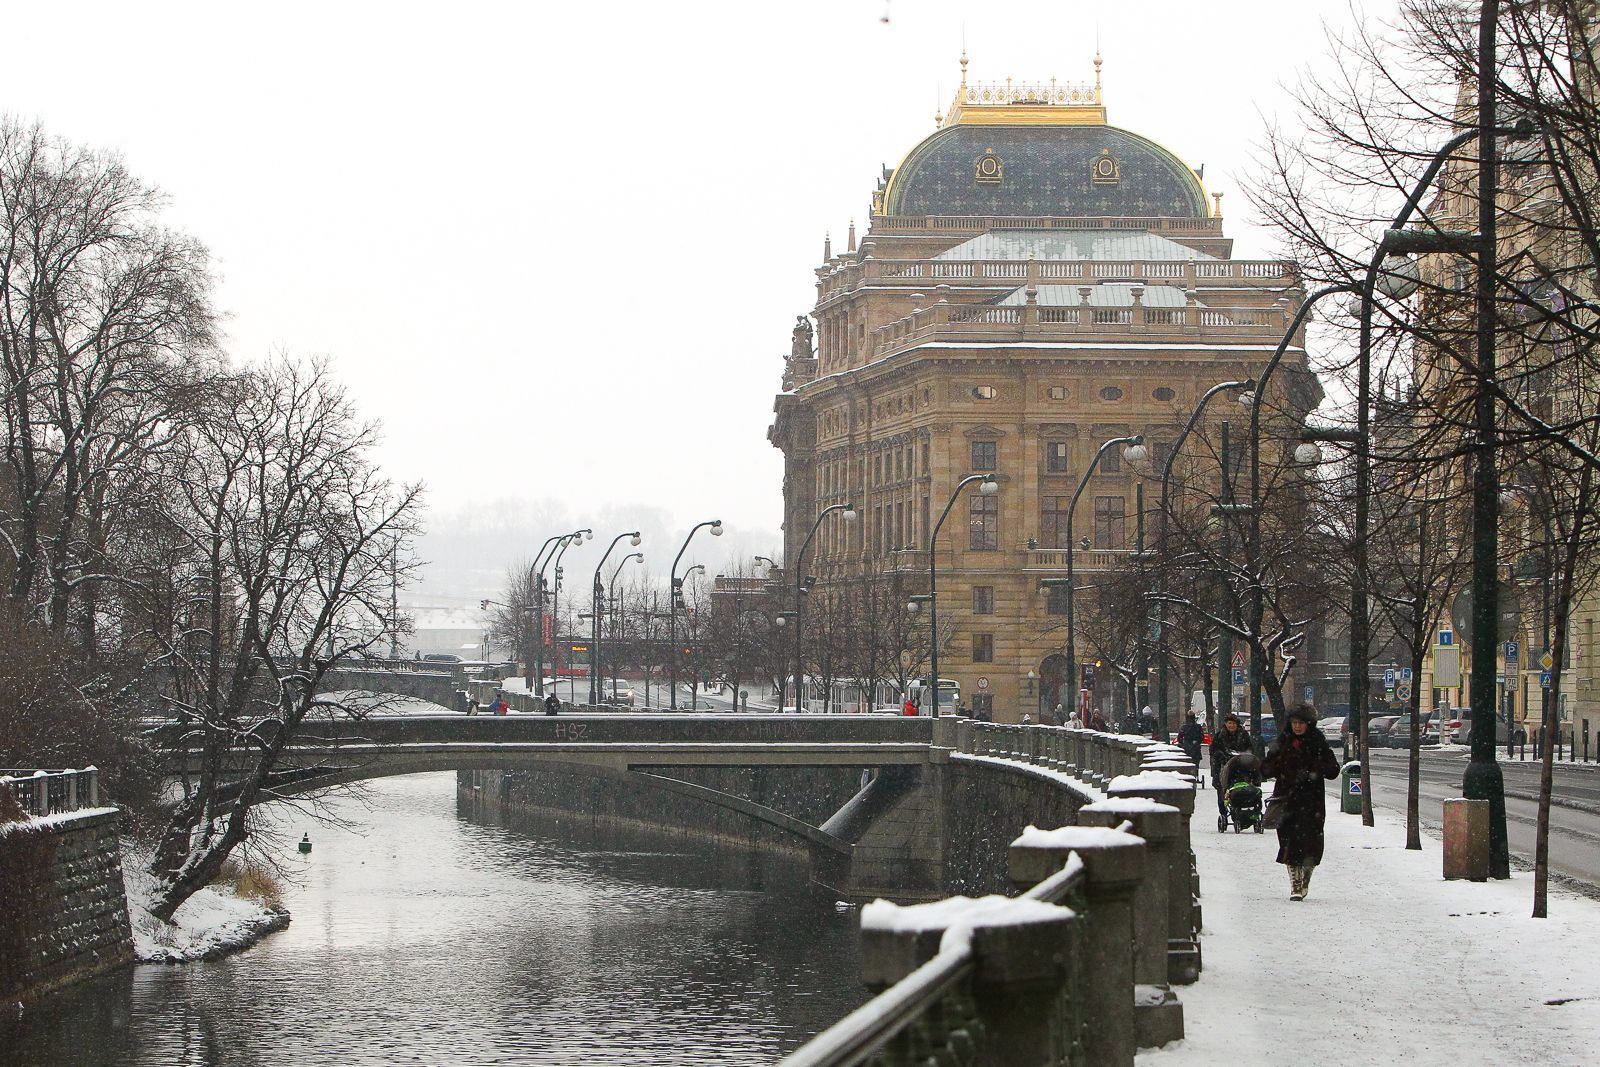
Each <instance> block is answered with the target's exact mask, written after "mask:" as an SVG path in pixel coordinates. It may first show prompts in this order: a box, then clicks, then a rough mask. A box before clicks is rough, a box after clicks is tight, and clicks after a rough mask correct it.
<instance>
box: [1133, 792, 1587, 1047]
mask: <svg viewBox="0 0 1600 1067" xmlns="http://www.w3.org/2000/svg"><path fill="white" fill-rule="evenodd" d="M1197 799H1198V801H1199V803H1198V804H1197V805H1196V810H1195V818H1194V847H1195V854H1196V857H1197V859H1198V863H1199V867H1200V885H1201V891H1202V892H1203V894H1204V897H1203V900H1202V903H1203V904H1204V922H1205V925H1204V932H1203V936H1204V941H1203V946H1204V947H1203V951H1204V961H1205V971H1204V973H1202V974H1201V976H1200V981H1199V982H1198V983H1196V984H1195V985H1192V986H1184V987H1180V989H1179V996H1180V998H1181V999H1182V1000H1183V1007H1184V1023H1185V1032H1186V1034H1187V1036H1186V1038H1185V1039H1184V1040H1183V1041H1181V1042H1178V1043H1175V1044H1173V1045H1169V1046H1167V1047H1165V1048H1162V1049H1155V1050H1151V1051H1148V1052H1143V1053H1141V1054H1140V1055H1139V1057H1138V1063H1139V1064H1140V1065H1141V1067H1211V1065H1213V1064H1228V1065H1230V1067H1233V1065H1237V1064H1245V1063H1249V1064H1287V1063H1303V1064H1341V1063H1377V1064H1397V1063H1405V1064H1418V1065H1424V1064H1426V1065H1431V1064H1448V1065H1451V1067H1466V1065H1469V1064H1495V1065H1496V1067H1509V1065H1516V1064H1528V1065H1534V1064H1537V1065H1539V1067H1558V1065H1560V1067H1566V1065H1571V1067H1580V1065H1593V1064H1595V1063H1597V1062H1600V942H1597V939H1596V931H1600V902H1597V901H1593V900H1587V899H1584V898H1582V897H1577V896H1574V895H1572V894H1570V893H1565V892H1558V891H1556V890H1552V891H1551V894H1550V914H1551V918H1549V919H1530V918H1529V917H1528V915H1529V912H1530V911H1531V909H1532V906H1533V876H1532V875H1531V874H1526V873H1518V874H1516V876H1515V877H1513V878H1511V879H1510V880H1509V881H1503V882H1488V883H1473V882H1446V881H1444V880H1443V877H1442V875H1441V871H1442V859H1441V854H1440V847H1441V846H1440V843H1439V841H1438V839H1437V838H1434V837H1430V836H1427V835H1424V837H1423V847H1422V851H1420V852H1407V851H1406V850H1405V848H1404V843H1405V831H1404V825H1403V823H1400V822H1398V821H1397V819H1396V817H1395V815H1393V814H1392V813H1390V812H1386V811H1381V810H1380V811H1379V812H1378V815H1377V818H1378V825H1377V826H1376V827H1374V828H1372V829H1363V828H1362V826H1361V820H1360V819H1359V818H1358V817H1356V816H1352V815H1343V814H1340V813H1339V812H1337V811H1336V810H1330V811H1329V813H1328V847H1327V852H1326V854H1325V856H1324V859H1323V863H1322V866H1320V867H1318V868H1317V873H1316V876H1315V877H1314V878H1313V879H1312V883H1311V896H1310V898H1309V899H1307V900H1306V901H1304V902H1303V903H1293V902H1291V901H1290V900H1289V879H1288V876H1287V875H1286V874H1285V873H1284V868H1282V867H1280V866H1279V865H1278V864H1276V863H1274V862H1272V860H1273V856H1274V855H1275V854H1276V850H1277V839H1276V836H1275V835H1274V834H1272V833H1271V832H1270V831H1269V832H1268V833H1266V834H1264V835H1260V836H1257V835H1256V834H1252V833H1244V834H1239V835H1237V836H1236V835H1234V834H1231V833H1230V834H1226V835H1223V834H1218V833H1216V832H1215V829H1214V827H1215V823H1214V822H1213V821H1212V813H1213V805H1214V800H1213V795H1212V794H1211V793H1210V792H1209V791H1203V792H1202V793H1201V795H1200V796H1199V797H1198V798H1197ZM1333 799H1334V798H1333V791H1332V790H1331V789H1330V790H1329V801H1330V804H1329V806H1330V809H1332V808H1333Z"/></svg>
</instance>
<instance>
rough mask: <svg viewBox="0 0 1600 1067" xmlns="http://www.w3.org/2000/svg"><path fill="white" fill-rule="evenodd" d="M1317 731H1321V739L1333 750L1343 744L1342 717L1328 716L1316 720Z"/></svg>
mask: <svg viewBox="0 0 1600 1067" xmlns="http://www.w3.org/2000/svg"><path fill="white" fill-rule="evenodd" d="M1317 729H1319V730H1321V731H1322V736H1323V738H1324V739H1325V740H1326V741H1327V742H1328V744H1329V745H1330V746H1332V747H1334V748H1337V747H1338V746H1340V745H1342V744H1344V716H1343V715H1329V716H1327V717H1325V718H1321V719H1318V720H1317Z"/></svg>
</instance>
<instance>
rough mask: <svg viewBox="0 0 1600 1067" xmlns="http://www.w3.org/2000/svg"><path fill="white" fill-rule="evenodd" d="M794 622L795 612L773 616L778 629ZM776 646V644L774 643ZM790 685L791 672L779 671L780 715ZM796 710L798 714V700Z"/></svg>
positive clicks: (773, 621)
mask: <svg viewBox="0 0 1600 1067" xmlns="http://www.w3.org/2000/svg"><path fill="white" fill-rule="evenodd" d="M794 620H795V613H794V612H792V611H779V612H776V613H774V614H773V616H772V625H774V626H776V627H777V628H778V629H780V630H782V629H784V628H785V627H787V626H789V625H791V624H793V623H794ZM774 644H776V642H774ZM780 658H781V654H780ZM788 684H789V672H788V671H787V670H780V671H778V712H779V714H782V712H783V708H784V704H785V700H784V697H785V696H786V695H787V693H788ZM794 710H795V711H796V712H798V711H799V710H800V702H799V701H798V700H797V701H795V705H794Z"/></svg>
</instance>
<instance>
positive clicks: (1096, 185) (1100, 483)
mask: <svg viewBox="0 0 1600 1067" xmlns="http://www.w3.org/2000/svg"><path fill="white" fill-rule="evenodd" d="M966 66H967V60H966V57H965V55H963V56H962V60H961V69H962V79H961V86H960V88H959V89H958V90H957V92H956V97H955V100H954V102H953V103H952V104H951V106H950V108H949V110H948V112H947V113H946V114H944V115H943V116H940V117H939V119H938V120H937V125H936V129H935V130H934V132H933V133H931V134H929V135H928V136H927V137H926V138H925V139H924V140H923V141H922V142H921V143H920V144H918V145H916V146H915V147H914V148H912V149H911V151H910V152H908V153H907V154H906V156H905V158H904V159H903V160H902V161H901V163H900V165H899V166H897V167H895V168H893V169H892V170H890V169H888V168H885V170H884V172H883V174H882V176H881V178H880V181H879V183H878V187H877V188H876V190H874V192H873V195H872V215H871V220H870V223H869V225H868V227H867V229H866V232H865V234H864V235H863V236H862V238H861V239H860V241H859V242H858V241H857V238H856V230H855V225H854V223H852V224H851V226H850V229H849V233H848V236H847V238H846V241H845V247H844V248H843V250H842V251H840V252H837V253H835V252H834V251H833V249H832V247H831V242H828V243H825V245H824V251H823V263H822V265H821V266H819V267H818V268H817V269H816V279H817V302H816V306H815V307H814V308H813V309H812V311H811V314H810V316H809V320H808V319H806V318H804V317H802V320H801V322H800V323H799V325H797V326H796V328H795V336H794V343H793V350H792V351H791V353H790V355H789V357H788V359H787V360H786V363H785V368H784V377H783V392H782V393H780V394H779V396H778V398H777V401H776V404H775V413H776V417H775V419H774V422H773V425H772V428H771V431H770V433H769V437H770V440H771V441H772V443H773V444H774V445H775V446H776V447H778V448H780V449H782V450H783V453H784V460H785V473H784V512H785V539H786V544H785V549H786V556H785V559H786V560H788V561H790V562H791V566H792V562H793V561H795V560H796V559H797V557H798V555H799V552H800V549H801V546H802V544H803V543H804V542H805V541H806V538H807V537H808V535H809V534H810V533H811V531H812V528H813V525H814V523H815V520H816V516H817V515H818V514H819V513H820V512H821V511H822V509H824V508H826V507H828V506H829V505H832V504H846V503H848V504H851V505H853V506H854V510H855V511H856V513H857V515H858V520H857V521H856V522H854V523H844V522H839V521H836V520H828V521H824V522H823V523H822V524H821V525H820V526H818V527H817V532H816V535H815V537H814V538H813V540H812V541H811V544H810V547H809V549H808V550H807V552H806V554H805V556H804V559H803V561H802V566H803V573H804V574H806V575H814V576H816V578H817V580H818V583H819V584H818V585H817V590H818V591H819V592H821V593H823V594H825V595H826V594H827V593H828V592H829V590H843V589H856V590H860V589H862V588H864V587H865V586H867V585H870V584H884V583H887V584H889V585H890V586H891V587H892V588H893V589H895V590H898V592H896V593H895V594H893V595H891V596H889V597H887V598H885V603H889V602H892V601H893V600H894V599H896V598H899V599H902V600H903V599H904V597H903V596H900V594H901V593H906V594H914V593H918V592H922V591H925V588H926V584H927V576H928V564H929V558H928V534H929V531H930V529H931V528H932V526H933V524H935V523H937V522H938V521H939V516H940V514H941V512H942V511H943V509H944V507H945V505H946V502H947V501H949V500H950V499H951V495H952V490H953V489H954V487H955V486H956V485H957V484H958V483H959V482H960V480H961V479H962V478H963V477H965V476H966V475H968V474H972V473H993V474H995V475H996V477H997V479H998V481H999V483H1000V486H999V492H998V493H997V494H995V495H979V494H968V495H965V496H963V497H960V498H957V499H956V500H955V502H954V510H953V511H952V512H951V514H950V518H949V520H948V521H946V522H945V523H944V525H943V527H942V528H941V530H940V534H939V537H938V539H937V541H936V542H935V544H934V546H933V547H934V552H935V554H936V563H937V568H938V610H939V614H940V622H941V631H942V634H941V637H942V640H941V644H940V652H939V660H940V662H939V674H940V675H941V676H942V677H946V678H953V679H955V680H956V681H957V682H959V683H960V687H961V694H962V702H963V704H964V705H965V707H966V708H968V709H969V710H971V711H972V712H973V713H976V714H979V715H982V714H985V713H987V714H991V715H993V717H994V718H995V719H996V720H999V721H1017V720H1018V719H1019V718H1020V716H1021V715H1022V714H1024V713H1027V714H1030V715H1035V716H1037V715H1038V714H1039V713H1040V712H1044V713H1046V714H1048V713H1049V712H1051V711H1053V709H1054V708H1055V706H1056V705H1057V704H1058V703H1059V704H1064V705H1066V706H1068V707H1070V706H1071V705H1072V704H1073V690H1074V689H1076V688H1077V687H1076V686H1075V685H1072V684H1070V683H1069V680H1068V679H1067V678H1066V676H1065V671H1064V666H1065V660H1064V657H1063V656H1062V655H1061V652H1062V648H1063V640H1064V637H1065V628H1064V627H1063V626H1062V625H1061V622H1062V619H1061V618H1059V617H1058V616H1059V615H1060V613H1061V612H1062V611H1063V605H1062V599H1063V598H1062V596H1061V595H1060V593H1061V592H1062V590H1061V589H1060V586H1059V583H1057V584H1056V585H1055V586H1054V587H1053V588H1052V587H1051V583H1048V582H1045V583H1043V585H1042V584H1041V582H1042V580H1043V579H1049V578H1056V577H1064V575H1065V566H1066V558H1065V557H1066V552H1067V549H1068V534H1067V531H1068V527H1069V525H1070V526H1071V527H1072V529H1073V531H1074V533H1073V540H1074V541H1077V540H1079V538H1080V537H1081V538H1082V541H1083V543H1082V544H1081V545H1080V546H1079V547H1077V549H1076V559H1075V561H1074V562H1075V569H1076V572H1077V574H1078V575H1079V583H1078V588H1079V590H1080V594H1079V595H1080V597H1081V596H1083V593H1082V590H1084V589H1085V588H1086V586H1087V585H1091V584H1093V582H1094V580H1095V575H1096V574H1097V573H1100V574H1103V573H1107V572H1109V571H1110V570H1111V569H1113V568H1115V567H1116V566H1117V565H1118V564H1119V563H1120V562H1122V561H1125V560H1126V559H1127V555H1128V553H1129V552H1130V551H1131V549H1132V547H1133V545H1132V538H1133V535H1134V531H1135V528H1136V526H1137V516H1136V515H1135V507H1136V499H1137V496H1138V493H1137V490H1136V485H1137V483H1138V482H1139V481H1140V480H1141V479H1144V480H1147V481H1148V480H1151V479H1152V478H1153V480H1155V481H1156V482H1159V479H1160V468H1159V464H1160V463H1161V462H1163V461H1164V459H1165V456H1166V453H1167V450H1168V449H1169V448H1170V444H1171V442H1172V441H1173V440H1174V439H1175V438H1176V437H1177V435H1178V432H1179V430H1180V428H1181V427H1182V425H1183V423H1184V421H1185V420H1187V418H1188V416H1189V414H1190V412H1192V411H1193V410H1194V408H1195V405H1196V402H1197V400H1198V399H1199V397H1200V395H1201V394H1202V393H1204V392H1205V390H1206V389H1208V388H1210V387H1211V386H1212V385H1215V384H1217V383H1219V382H1222V381H1226V380H1229V379H1241V378H1248V377H1251V376H1252V375H1254V374H1255V373H1257V372H1258V371H1259V369H1260V367H1261V366H1262V364H1263V363H1264V362H1265V361H1266V360H1267V358H1268V357H1269V356H1270V355H1271V353H1272V351H1273V350H1274V348H1275V347H1276V345H1277V343H1278V341H1279V340H1280V338H1281V337H1282V336H1283V333H1284V331H1285V330H1286V329H1287V327H1288V325H1289V322H1290V320H1291V318H1292V317H1293V314H1294V312H1295V310H1296V307H1297V306H1298V303H1297V302H1298V300H1299V299H1300V295H1301V294H1300V292H1299V290H1298V289H1297V288H1296V284H1297V282H1296V277H1295V273H1294V270H1293V268H1292V266H1291V265H1290V264H1287V263H1282V262H1277V261H1265V260H1240V259H1235V258H1233V248H1232V245H1233V243H1232V241H1231V240H1230V239H1229V238H1227V237H1226V236H1225V235H1224V232H1223V225H1222V223H1223V220H1222V216H1221V213H1220V206H1221V199H1222V198H1221V195H1220V194H1211V195H1208V194H1207V192H1206V190H1205V188H1204V186H1203V185H1202V182H1201V175H1200V174H1199V173H1198V172H1197V171H1195V170H1194V169H1193V168H1191V167H1190V166H1189V165H1188V164H1186V163H1184V162H1183V161H1182V160H1180V159H1179V158H1178V157H1177V156H1175V155H1174V154H1173V153H1172V152H1170V151H1168V150H1167V149H1165V148H1163V147H1162V146H1161V145H1159V144H1157V143H1156V142H1155V141H1152V140H1150V139H1148V138H1146V137H1143V136H1140V135H1139V134H1136V133H1132V132H1129V131H1127V130H1123V129H1119V128H1118V127H1116V126H1112V125H1110V124H1109V123H1108V122H1107V119H1106V108H1105V104H1104V101H1103V98H1102V92H1101V86H1100V59H1099V57H1098V56H1097V57H1096V59H1095V82H1094V84H1093V85H1087V86H1069V85H1064V84H1057V83H1056V82H1054V81H1051V82H1049V83H1046V84H1036V85H1024V84H1017V83H1013V82H1010V81H1007V82H1006V83H1005V84H1003V85H992V86H985V85H969V84H968V83H967V79H966ZM812 323H814V324H815V325H814V329H813V326H812ZM813 337H814V339H815V345H813V343H812V341H813ZM1300 340H1301V339H1300V338H1296V342H1297V344H1296V346H1295V347H1293V348H1291V349H1290V351H1289V353H1288V356H1287V357H1286V365H1285V369H1284V371H1283V372H1280V375H1281V376H1280V377H1279V378H1277V379H1276V383H1277V390H1276V393H1278V394H1282V395H1276V394H1275V396H1274V397H1273V398H1272V399H1273V402H1274V404H1275V405H1280V406H1287V407H1288V408H1290V409H1291V410H1298V411H1300V412H1304V411H1306V410H1309V409H1311V408H1312V407H1314V406H1315V405H1316V403H1317V402H1318V400H1319V399H1320V396H1321V393H1320V389H1319V388H1318V387H1317V385H1316V382H1315V380H1314V378H1312V377H1311V376H1310V375H1309V374H1307V373H1305V372H1304V370H1303V366H1304V352H1303V350H1302V349H1301V348H1300V347H1298V342H1299V341H1300ZM1285 400H1287V404H1286V405H1285V404H1284V402H1285ZM1217 406H1220V405H1213V407H1217ZM1235 407H1237V406H1235ZM1234 417H1235V418H1236V419H1240V421H1242V418H1240V416H1237V415H1236V416H1234ZM1131 434H1142V435H1144V437H1145V441H1146V444H1147V445H1148V446H1149V450H1150V452H1151V454H1152V455H1151V459H1150V460H1149V461H1147V462H1145V463H1143V464H1133V463H1124V462H1120V455H1119V453H1118V452H1117V451H1116V450H1113V451H1112V452H1111V453H1108V454H1107V456H1106V458H1105V460H1103V461H1102V464H1101V465H1100V467H1099V468H1098V469H1097V472H1096V473H1095V474H1093V475H1091V476H1090V478H1089V480H1088V482H1087V485H1086V488H1085V490H1084V492H1083V494H1082V496H1081V498H1080V499H1079V502H1078V506H1077V511H1076V513H1075V514H1074V515H1073V516H1072V520H1071V522H1070V524H1069V519H1068V508H1069V506H1070V501H1071V498H1072V495H1073V493H1074V491H1075V490H1076V488H1077V487H1078V485H1079V482H1080V479H1081V478H1082V476H1083V474H1084V472H1085V470H1086V469H1087V468H1088V466H1089V465H1090V463H1091V462H1092V460H1093V458H1094V456H1095V454H1096V452H1097V450H1098V449H1099V446H1100V444H1101V443H1102V442H1105V441H1107V440H1109V439H1111V438H1115V437H1121V436H1127V435H1131ZM1242 436H1243V431H1242V427H1241V432H1240V437H1241V438H1242ZM1147 506H1148V507H1149V508H1151V509H1153V508H1154V507H1155V497H1154V494H1152V495H1151V497H1150V499H1149V501H1148V505H1147ZM793 577H794V575H793V571H792V570H791V576H790V581H791V582H792V581H793ZM1041 588H1044V589H1045V590H1046V592H1044V593H1041ZM820 599H821V598H819V597H817V596H815V595H813V596H811V597H809V598H808V603H809V604H812V605H815V604H817V603H819V602H820ZM1079 604H1080V606H1079V608H1078V616H1079V626H1078V641H1077V646H1078V647H1077V660H1078V662H1079V663H1085V662H1093V661H1094V659H1095V658H1096V652H1097V650H1096V648H1095V647H1093V643H1092V635H1091V634H1090V633H1089V631H1090V630H1091V629H1092V628H1091V627H1086V626H1085V625H1084V622H1083V618H1082V616H1083V613H1084V607H1083V606H1082V604H1083V601H1081V600H1080V602H1079ZM807 610H808V611H809V610H813V609H812V608H809V607H808V608H807ZM925 618H926V617H925V616H924V621H923V622H922V624H921V625H922V626H923V627H924V628H926V625H927V624H926V621H925ZM921 641H922V646H923V648H922V653H918V652H916V651H915V650H913V651H912V653H911V659H912V660H913V661H915V666H914V667H913V668H912V673H913V674H915V675H921V674H923V673H925V672H926V666H925V664H924V663H923V661H922V655H923V654H925V652H926V644H927V642H928V635H927V633H923V634H922V637H921ZM902 673H903V672H902ZM1109 674H1110V672H1109V671H1107V672H1102V678H1101V679H1100V680H1099V682H1098V684H1097V687H1096V690H1095V693H1094V695H1093V698H1092V699H1094V700H1095V702H1096V704H1098V705H1100V706H1101V707H1102V709H1103V710H1104V711H1105V712H1106V713H1107V715H1108V717H1109V715H1110V714H1112V713H1113V712H1117V711H1121V710H1122V709H1123V706H1124V705H1125V704H1127V703H1128V702H1130V701H1132V700H1134V699H1135V698H1134V697H1133V696H1132V695H1130V694H1127V693H1126V692H1125V690H1124V689H1123V688H1122V687H1118V686H1116V685H1115V684H1114V683H1113V682H1112V681H1111V679H1110V678H1109V677H1108V675H1109ZM871 699H872V698H870V697H869V696H867V695H866V694H862V695H861V696H860V697H859V698H858V700H859V702H860V703H863V704H865V703H868V702H869V701H870V700H871ZM877 699H878V700H882V699H884V694H880V695H879V696H878V697H877ZM902 699H903V698H902ZM1141 699H1142V698H1141ZM847 703H849V702H848V701H847Z"/></svg>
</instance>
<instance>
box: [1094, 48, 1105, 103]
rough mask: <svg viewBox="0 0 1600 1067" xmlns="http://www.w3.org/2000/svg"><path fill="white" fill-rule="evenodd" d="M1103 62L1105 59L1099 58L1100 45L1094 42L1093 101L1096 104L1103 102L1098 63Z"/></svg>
mask: <svg viewBox="0 0 1600 1067" xmlns="http://www.w3.org/2000/svg"><path fill="white" fill-rule="evenodd" d="M1103 62H1105V61H1104V60H1102V59H1101V58H1100V45H1099V44H1098V43H1096V44H1095V46H1094V102H1095V103H1097V104H1102V103H1104V102H1105V101H1104V100H1102V99H1101V98H1100V64H1101V63H1103Z"/></svg>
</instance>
